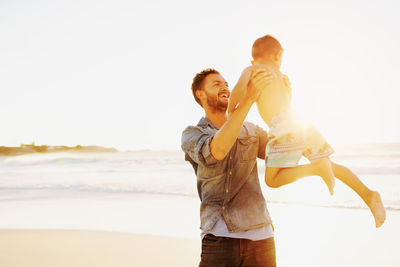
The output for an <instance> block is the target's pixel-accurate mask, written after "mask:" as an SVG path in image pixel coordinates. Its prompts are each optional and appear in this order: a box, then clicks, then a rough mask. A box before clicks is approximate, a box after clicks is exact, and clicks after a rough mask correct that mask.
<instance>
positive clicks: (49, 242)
mask: <svg viewBox="0 0 400 267" xmlns="http://www.w3.org/2000/svg"><path fill="white" fill-rule="evenodd" d="M198 261H199V249H198V246H197V242H196V241H194V240H189V239H182V238H173V237H160V236H151V235H138V234H130V233H118V232H106V231H79V230H70V231H68V230H0V266H4V267H17V266H18V267H33V266H37V267H56V266H58V267H106V266H109V267H112V266H114V267H119V266H121V267H122V266H195V265H196V262H198Z"/></svg>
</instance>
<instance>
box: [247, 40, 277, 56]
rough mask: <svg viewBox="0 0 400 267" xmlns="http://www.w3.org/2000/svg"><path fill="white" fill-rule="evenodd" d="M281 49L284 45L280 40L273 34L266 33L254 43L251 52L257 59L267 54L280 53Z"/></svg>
mask: <svg viewBox="0 0 400 267" xmlns="http://www.w3.org/2000/svg"><path fill="white" fill-rule="evenodd" d="M281 49H282V46H281V44H280V43H279V41H278V40H276V39H275V38H274V37H272V36H271V35H265V36H263V37H260V38H258V39H257V40H256V41H255V42H254V43H253V48H252V51H251V54H252V56H253V59H257V58H260V57H263V56H265V55H274V54H276V53H279V51H280V50H281Z"/></svg>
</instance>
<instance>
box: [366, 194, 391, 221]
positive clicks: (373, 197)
mask: <svg viewBox="0 0 400 267" xmlns="http://www.w3.org/2000/svg"><path fill="white" fill-rule="evenodd" d="M366 203H367V205H368V207H369V209H370V210H371V212H372V215H374V219H375V225H376V228H378V227H381V226H382V224H383V223H384V222H385V219H386V210H385V207H384V206H383V203H382V199H381V196H380V194H379V193H378V192H376V191H371V192H370V193H369V194H368V197H367V201H366Z"/></svg>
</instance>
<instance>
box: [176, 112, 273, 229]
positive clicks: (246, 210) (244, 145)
mask: <svg viewBox="0 0 400 267" xmlns="http://www.w3.org/2000/svg"><path fill="white" fill-rule="evenodd" d="M218 130H219V128H218V127H217V126H215V125H214V124H213V123H212V122H210V121H209V120H207V119H206V118H202V119H201V120H200V121H199V123H198V124H197V126H188V127H187V128H186V129H185V130H184V131H183V133H182V143H181V146H182V150H183V151H184V152H185V160H187V161H189V162H190V163H191V164H192V166H193V169H194V171H195V174H196V176H197V191H198V194H199V197H200V200H201V205H200V228H201V229H202V230H203V231H205V232H207V231H210V230H211V229H212V228H213V227H214V225H215V223H216V222H217V221H218V220H219V219H220V218H223V219H224V221H225V223H226V226H227V228H228V230H229V232H231V233H236V232H243V231H248V230H251V229H257V228H261V227H263V226H267V225H269V224H271V218H270V216H269V213H268V210H267V206H266V202H265V199H264V196H263V195H262V192H261V188H260V182H259V179H258V172H257V161H256V157H257V155H258V148H259V138H260V133H261V131H263V130H262V129H261V128H260V127H258V126H255V125H254V124H252V123H249V122H245V123H244V124H243V126H242V129H241V131H240V133H239V136H238V138H237V140H236V141H235V143H234V145H233V146H232V148H231V150H230V151H229V153H228V154H227V155H226V156H225V158H224V159H222V160H216V159H215V158H214V157H213V156H212V155H211V152H210V142H211V140H212V138H213V137H214V134H215V133H216V132H217V131H218Z"/></svg>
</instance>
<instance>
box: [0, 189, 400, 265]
mask: <svg viewBox="0 0 400 267" xmlns="http://www.w3.org/2000/svg"><path fill="white" fill-rule="evenodd" d="M2 193H3V194H2V196H3V199H2V201H1V202H0V214H1V215H2V216H1V220H0V228H1V229H3V230H0V266H1V267H3V266H4V267H23V266H29V267H57V266H61V267H62V266H69V267H72V266H85V267H92V266H93V267H95V266H98V267H103V266H104V267H105V266H110V267H111V266H113V267H118V266H139V267H141V266H154V267H158V266H198V263H199V260H200V250H201V242H200V237H199V234H200V231H199V229H198V226H199V217H198V207H199V206H198V204H199V200H198V199H197V198H194V197H185V196H163V195H150V194H147V195H146V194H119V195H115V194H105V193H104V194H103V193H98V194H97V193H96V194H93V193H91V194H90V195H85V194H83V193H80V194H76V195H75V196H73V197H71V194H70V193H65V196H63V194H64V193H62V192H47V193H45V192H41V193H40V197H35V196H33V195H32V196H29V197H28V198H27V197H24V198H23V199H22V198H21V199H18V198H11V197H8V198H7V194H6V192H2ZM12 193H13V194H12V195H16V194H15V193H16V192H12ZM54 194H56V195H57V196H58V197H57V198H56V197H55V196H54ZM10 196H11V193H10ZM67 196H68V197H67ZM48 198H50V199H51V201H49V200H48ZM268 208H269V210H270V213H271V215H272V218H273V221H274V227H275V242H276V253H277V263H278V266H279V267H290V266H305V267H334V266H335V267H337V266H349V267H350V266H351V267H358V266H360V267H361V266H362V267H375V266H385V267H398V266H400V253H399V245H398V244H399V242H400V241H399V240H400V227H399V226H400V212H398V211H395V210H389V211H388V212H387V221H386V223H385V224H384V225H383V227H382V228H379V229H376V228H375V225H374V220H373V218H372V216H371V215H370V213H369V211H368V210H367V209H344V208H323V207H317V206H315V207H313V206H304V205H293V204H269V205H268ZM29 229H32V230H29ZM64 229H67V230H64ZM68 229H69V230H68ZM88 229H89V230H88Z"/></svg>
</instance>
